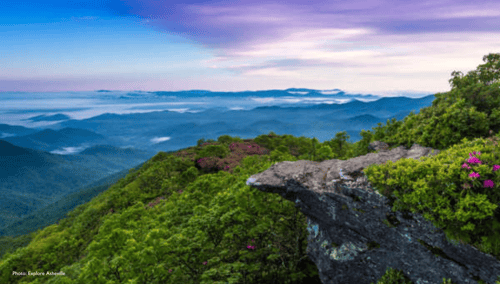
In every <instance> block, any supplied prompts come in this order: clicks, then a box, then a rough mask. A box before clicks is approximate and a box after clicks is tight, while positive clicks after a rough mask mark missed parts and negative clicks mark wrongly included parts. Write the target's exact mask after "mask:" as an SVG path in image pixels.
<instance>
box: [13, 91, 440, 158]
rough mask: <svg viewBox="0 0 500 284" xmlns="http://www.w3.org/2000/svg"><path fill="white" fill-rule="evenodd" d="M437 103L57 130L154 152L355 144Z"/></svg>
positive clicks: (390, 101)
mask: <svg viewBox="0 0 500 284" xmlns="http://www.w3.org/2000/svg"><path fill="white" fill-rule="evenodd" d="M306 90H309V89H288V91H293V92H302V91H303V92H305V91H306ZM312 91H314V90H312ZM261 92H263V91H261ZM269 92H272V91H269ZM280 92H283V91H280ZM332 92H333V91H332ZM156 93H157V94H163V95H166V94H169V92H156ZM176 93H178V92H176ZM212 93H214V92H212ZM212 93H211V94H212ZM240 93H245V92H240ZM246 96H248V94H247V95H246ZM332 96H333V95H332ZM364 97H367V96H364ZM433 100H434V95H430V96H426V97H422V98H419V99H412V98H407V97H386V98H381V99H379V100H376V101H371V102H363V101H359V100H352V101H350V102H348V103H344V104H318V105H313V106H310V105H309V106H300V107H288V106H287V107H284V106H263V107H257V108H254V109H251V110H229V109H221V108H220V107H219V108H210V109H207V110H204V111H201V112H198V113H188V112H186V113H179V112H174V111H154V112H147V113H133V114H121V115H118V114H109V113H106V114H102V115H99V116H95V117H91V118H88V119H83V120H67V121H63V122H59V123H57V124H55V125H54V126H53V127H54V128H55V129H57V128H59V129H60V128H66V127H70V128H80V129H85V130H88V131H92V132H95V133H97V134H101V135H105V136H106V137H107V138H108V140H106V143H103V144H109V145H113V146H117V147H124V146H132V147H134V148H137V149H144V150H153V151H172V150H177V149H180V148H185V147H188V146H193V145H196V142H197V140H198V139H200V138H205V139H217V137H218V136H220V135H224V134H227V135H232V136H239V137H240V138H242V139H245V138H251V137H255V136H258V135H260V134H267V133H268V132H269V131H274V132H275V133H276V134H290V135H294V136H297V137H299V136H302V135H304V136H308V137H316V138H317V139H318V140H319V141H325V140H330V139H333V138H334V137H335V134H336V133H337V132H340V131H346V132H347V133H348V135H350V141H351V142H356V141H359V140H360V139H361V136H360V134H359V133H360V131H361V130H362V129H365V130H371V128H372V127H375V126H377V123H379V122H381V123H385V122H386V121H387V119H392V118H396V119H398V120H399V119H402V118H404V117H405V116H407V115H408V114H409V113H410V112H411V111H414V112H415V113H418V112H419V111H420V109H421V108H423V107H428V106H431V105H432V101H433ZM9 141H12V140H9Z"/></svg>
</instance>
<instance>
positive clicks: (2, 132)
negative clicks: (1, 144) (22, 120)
mask: <svg viewBox="0 0 500 284" xmlns="http://www.w3.org/2000/svg"><path fill="white" fill-rule="evenodd" d="M37 131H39V129H32V128H26V127H23V126H14V125H8V124H0V139H1V138H4V137H10V136H21V135H28V134H31V133H35V132H37Z"/></svg>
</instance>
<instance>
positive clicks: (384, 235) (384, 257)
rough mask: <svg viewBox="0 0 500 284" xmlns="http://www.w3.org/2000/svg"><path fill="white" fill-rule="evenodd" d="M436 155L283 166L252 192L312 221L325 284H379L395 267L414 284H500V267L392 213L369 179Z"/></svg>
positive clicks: (392, 154) (417, 218)
mask: <svg viewBox="0 0 500 284" xmlns="http://www.w3.org/2000/svg"><path fill="white" fill-rule="evenodd" d="M431 150H432V149H430V148H426V147H422V146H420V145H418V144H414V145H413V146H412V147H411V148H410V149H406V148H404V147H403V146H400V147H398V148H395V149H392V150H390V151H380V152H379V153H370V154H367V155H364V156H360V157H356V158H353V159H349V160H345V161H343V160H328V161H323V162H321V163H319V162H312V161H304V160H300V161H296V162H282V163H277V164H275V165H273V166H271V167H270V168H269V169H267V170H266V171H264V172H262V173H259V174H256V175H253V176H251V177H250V178H249V179H248V181H247V184H249V185H251V186H253V187H255V188H257V189H259V190H261V191H264V192H272V193H279V194H280V195H282V196H283V197H284V198H286V199H288V200H290V201H293V202H295V203H296V206H297V207H299V208H300V210H301V211H302V212H303V213H304V214H305V215H306V216H307V222H308V228H307V229H308V231H309V236H308V249H307V253H308V256H309V257H310V259H311V260H312V261H313V262H315V263H316V265H317V267H318V270H319V275H320V278H321V281H322V282H323V283H325V284H326V283H359V284H362V283H372V282H373V283H376V282H377V281H378V279H380V278H381V277H382V276H383V275H384V274H385V272H386V269H388V268H390V267H391V268H393V269H397V270H402V271H403V273H404V274H405V275H406V276H407V277H408V278H409V279H411V280H412V281H413V282H414V283H429V284H431V283H432V284H438V283H442V281H443V278H446V279H451V280H452V281H453V283H457V284H462V283H478V282H477V280H479V279H481V280H483V281H485V282H486V283H491V284H493V283H495V281H496V279H497V276H498V275H500V262H499V261H498V260H497V259H495V258H494V257H492V256H491V255H488V254H484V253H481V252H480V251H478V250H477V249H475V248H474V247H472V246H469V245H464V244H460V243H456V242H453V243H451V242H450V241H448V240H447V239H446V237H445V234H444V232H443V231H442V230H441V229H438V228H436V227H434V226H433V224H432V223H431V222H429V221H426V220H425V219H424V218H423V217H422V216H421V215H419V214H412V213H405V214H403V213H402V212H399V211H398V212H392V211H391V207H390V206H389V205H388V202H389V200H388V199H387V198H386V197H385V196H383V195H381V194H379V193H378V192H376V191H374V190H373V188H372V187H371V185H370V184H369V183H368V182H367V178H366V176H365V175H364V174H363V173H362V172H361V171H362V169H364V168H366V167H368V166H369V165H371V164H373V163H375V164H381V163H384V162H385V161H387V160H391V161H393V162H395V161H396V160H399V159H401V158H413V159H419V158H420V157H423V156H426V155H429V154H431V155H435V154H437V153H438V152H439V151H438V150H435V151H434V152H432V151H431ZM340 169H342V172H341V171H340ZM341 175H342V177H341ZM341 179H342V180H344V181H345V182H344V183H340V182H339V181H340V180H341Z"/></svg>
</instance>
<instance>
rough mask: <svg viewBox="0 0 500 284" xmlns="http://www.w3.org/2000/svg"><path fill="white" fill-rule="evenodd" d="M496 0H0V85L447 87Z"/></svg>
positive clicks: (381, 90) (479, 54) (487, 39)
mask: <svg viewBox="0 0 500 284" xmlns="http://www.w3.org/2000/svg"><path fill="white" fill-rule="evenodd" d="M499 19H500V2H499V1H496V0H494V1H447V0H445V1H436V0H433V1H383V0H380V1H377V0H370V1H357V0H348V1H345V0H341V1H315V0H313V1H296V0H291V1H230V2H229V1H182V2H176V1H158V0H155V1H152V0H149V1H139V0H124V1H117V0H101V1H83V0H75V1H68V0H65V1H50V0H45V1H39V0H36V1H34V0H3V1H2V9H1V10H0V42H1V44H0V91H26V92H44V91H91V90H99V89H107V90H144V91H158V90H164V91H178V90H191V89H204V90H212V91H244V90H265V89H287V88H311V89H319V90H325V89H334V88H339V89H342V90H344V91H347V92H351V93H352V92H364V93H368V92H370V93H373V94H376V95H384V94H389V93H391V92H397V91H415V92H446V91H448V90H449V89H450V85H449V83H448V80H449V79H450V78H451V72H452V71H454V70H456V71H462V72H464V73H467V72H468V71H471V70H474V69H475V68H476V67H477V66H478V65H479V64H483V61H482V58H483V56H484V55H487V54H488V53H497V52H499V50H500V40H499V39H500V22H499Z"/></svg>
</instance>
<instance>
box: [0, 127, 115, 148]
mask: <svg viewBox="0 0 500 284" xmlns="http://www.w3.org/2000/svg"><path fill="white" fill-rule="evenodd" d="M3 140H5V141H7V142H9V143H12V144H14V145H16V146H19V147H25V148H30V149H36V150H42V151H47V152H50V151H54V150H57V149H61V148H63V147H75V146H80V145H82V144H87V145H91V144H98V143H103V144H104V143H105V142H106V140H107V139H106V137H104V136H103V135H100V134H97V133H95V132H92V131H89V130H85V129H77V128H63V129H61V130H57V131H56V130H52V129H45V130H42V131H39V132H35V133H31V134H28V135H23V136H14V137H5V138H3Z"/></svg>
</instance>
